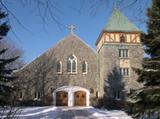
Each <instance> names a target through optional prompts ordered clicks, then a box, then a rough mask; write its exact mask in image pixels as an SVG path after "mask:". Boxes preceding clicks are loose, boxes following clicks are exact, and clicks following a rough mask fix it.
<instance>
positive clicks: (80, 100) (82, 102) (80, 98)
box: [74, 91, 86, 106]
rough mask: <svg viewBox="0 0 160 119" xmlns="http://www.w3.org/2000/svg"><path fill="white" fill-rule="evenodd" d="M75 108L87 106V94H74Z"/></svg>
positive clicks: (80, 92)
mask: <svg viewBox="0 0 160 119" xmlns="http://www.w3.org/2000/svg"><path fill="white" fill-rule="evenodd" d="M74 106H86V92H84V91H76V92H75V93H74Z"/></svg>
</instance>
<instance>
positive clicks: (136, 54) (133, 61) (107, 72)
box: [98, 43, 144, 97]
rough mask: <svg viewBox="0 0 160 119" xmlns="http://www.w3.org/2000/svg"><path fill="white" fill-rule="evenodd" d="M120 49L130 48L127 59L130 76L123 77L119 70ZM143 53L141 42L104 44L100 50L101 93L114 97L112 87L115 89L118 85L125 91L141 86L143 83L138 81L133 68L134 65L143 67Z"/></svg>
mask: <svg viewBox="0 0 160 119" xmlns="http://www.w3.org/2000/svg"><path fill="white" fill-rule="evenodd" d="M119 49H128V50H129V57H128V58H127V59H129V61H130V72H129V76H128V77H122V76H121V75H120V72H119V67H120V59H122V58H120V57H119ZM143 53H144V52H143V48H142V46H141V44H118V43H116V44H104V45H103V46H102V48H101V49H100V50H99V51H98V57H99V67H100V95H101V96H103V94H105V96H107V97H110V96H111V97H112V96H113V92H112V89H113V90H114V89H116V88H118V87H119V88H120V90H123V91H129V90H130V89H136V88H140V87H141V86H142V85H140V84H139V83H137V81H136V80H137V78H138V76H137V74H136V73H135V71H134V70H133V67H134V68H141V64H142V59H143ZM120 80H121V81H120ZM111 86H112V89H111ZM122 86H124V87H122ZM108 87H109V88H110V89H109V88H108ZM123 88H124V89H125V90H124V89H123ZM104 90H105V91H104ZM122 97H123V96H122Z"/></svg>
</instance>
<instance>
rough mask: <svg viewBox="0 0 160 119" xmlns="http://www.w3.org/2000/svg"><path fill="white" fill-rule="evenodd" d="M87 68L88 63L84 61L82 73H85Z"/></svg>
mask: <svg viewBox="0 0 160 119" xmlns="http://www.w3.org/2000/svg"><path fill="white" fill-rule="evenodd" d="M87 69H88V64H87V62H86V61H84V62H83V63H82V73H84V74H86V73H87Z"/></svg>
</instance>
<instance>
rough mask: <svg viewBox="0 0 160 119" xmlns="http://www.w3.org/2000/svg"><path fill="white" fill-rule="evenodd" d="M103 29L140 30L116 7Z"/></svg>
mask: <svg viewBox="0 0 160 119" xmlns="http://www.w3.org/2000/svg"><path fill="white" fill-rule="evenodd" d="M103 30H104V31H122V32H135V31H136V32H141V30H140V29H139V28H137V27H136V26H135V25H134V24H133V23H132V22H131V21H130V20H129V19H128V18H127V17H126V16H124V15H123V14H122V13H121V12H120V11H119V10H118V9H114V10H113V13H112V15H111V17H110V18H109V21H108V23H107V25H106V26H105V27H104V29H103Z"/></svg>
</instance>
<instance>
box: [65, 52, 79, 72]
mask: <svg viewBox="0 0 160 119" xmlns="http://www.w3.org/2000/svg"><path fill="white" fill-rule="evenodd" d="M67 72H69V73H76V72H77V58H76V56H75V55H71V56H70V57H69V58H68V61H67Z"/></svg>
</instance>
